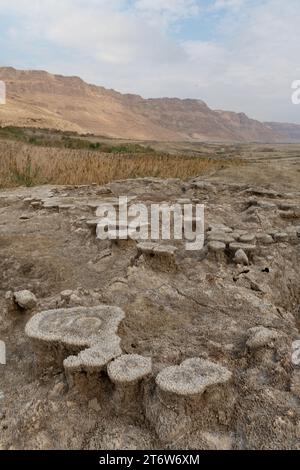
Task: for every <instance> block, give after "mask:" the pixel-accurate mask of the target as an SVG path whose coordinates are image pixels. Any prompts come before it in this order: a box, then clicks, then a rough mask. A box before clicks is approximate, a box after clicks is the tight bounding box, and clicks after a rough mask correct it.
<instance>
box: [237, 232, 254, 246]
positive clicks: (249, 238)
mask: <svg viewBox="0 0 300 470" xmlns="http://www.w3.org/2000/svg"><path fill="white" fill-rule="evenodd" d="M239 241H240V242H241V243H250V244H253V243H255V241H256V236H255V235H254V234H253V233H246V234H245V235H241V236H240V238H239Z"/></svg>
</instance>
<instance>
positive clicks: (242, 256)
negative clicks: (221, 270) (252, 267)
mask: <svg viewBox="0 0 300 470" xmlns="http://www.w3.org/2000/svg"><path fill="white" fill-rule="evenodd" d="M233 261H234V262H235V263H236V264H242V265H244V266H248V265H249V259H248V256H247V255H246V253H245V252H244V250H242V249H239V250H237V252H236V253H235V256H234V260H233Z"/></svg>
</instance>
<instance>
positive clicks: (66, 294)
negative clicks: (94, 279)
mask: <svg viewBox="0 0 300 470" xmlns="http://www.w3.org/2000/svg"><path fill="white" fill-rule="evenodd" d="M72 294H73V291H72V290H64V291H63V292H61V293H60V298H61V300H65V301H68V300H70V297H71V295H72Z"/></svg>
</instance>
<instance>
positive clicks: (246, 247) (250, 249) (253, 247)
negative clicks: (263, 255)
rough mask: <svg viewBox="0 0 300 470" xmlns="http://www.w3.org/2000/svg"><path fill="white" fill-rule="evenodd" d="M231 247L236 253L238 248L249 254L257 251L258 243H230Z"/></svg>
mask: <svg viewBox="0 0 300 470" xmlns="http://www.w3.org/2000/svg"><path fill="white" fill-rule="evenodd" d="M229 248H230V250H231V251H233V252H234V253H236V252H237V251H238V250H243V251H244V252H245V253H246V254H247V255H248V254H251V253H254V252H255V251H256V245H252V244H249V243H238V242H235V243H230V245H229Z"/></svg>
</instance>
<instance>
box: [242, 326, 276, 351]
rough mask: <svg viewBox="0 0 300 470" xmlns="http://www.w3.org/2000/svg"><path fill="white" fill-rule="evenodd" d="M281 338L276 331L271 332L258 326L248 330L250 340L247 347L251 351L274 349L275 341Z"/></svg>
mask: <svg viewBox="0 0 300 470" xmlns="http://www.w3.org/2000/svg"><path fill="white" fill-rule="evenodd" d="M279 337H280V334H279V333H278V332H277V331H276V330H271V329H270V328H265V327H264V326H256V327H254V328H250V330H248V340H247V343H246V345H247V347H248V348H249V349H260V348H265V347H273V345H274V341H276V340H277V339H278V338H279Z"/></svg>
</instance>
